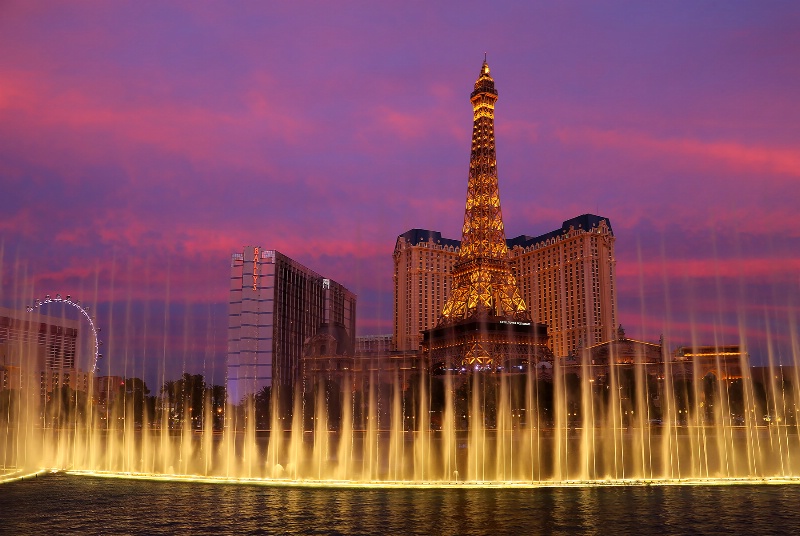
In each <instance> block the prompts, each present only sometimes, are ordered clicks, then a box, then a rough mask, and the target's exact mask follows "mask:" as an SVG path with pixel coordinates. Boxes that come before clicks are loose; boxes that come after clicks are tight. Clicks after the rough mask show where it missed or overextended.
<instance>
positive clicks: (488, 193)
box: [439, 59, 530, 364]
mask: <svg viewBox="0 0 800 536" xmlns="http://www.w3.org/2000/svg"><path fill="white" fill-rule="evenodd" d="M470 101H471V102H472V109H473V127H472V152H471V155H470V162H469V183H468V186H467V205H466V211H465V214H464V227H463V232H462V239H461V249H460V251H459V253H458V260H457V261H456V263H455V265H454V266H453V272H452V275H453V286H452V289H453V290H452V293H451V294H450V297H449V298H448V300H447V302H446V303H445V305H444V308H443V309H442V316H441V320H440V324H439V325H440V326H446V325H448V324H453V323H457V322H460V321H463V320H468V319H470V318H472V317H476V316H492V317H502V318H504V319H506V320H507V321H513V322H530V313H529V312H528V309H527V307H526V306H525V301H524V300H523V299H522V296H521V295H520V292H519V287H518V286H517V281H516V278H515V277H514V275H513V274H512V272H511V268H510V267H509V261H508V246H507V245H506V235H505V229H504V227H503V214H502V211H501V210H500V190H499V187H498V181H497V157H496V155H495V141H494V105H495V102H497V90H496V89H495V88H494V80H493V79H492V77H491V76H490V75H489V65H488V63H486V60H485V59H484V62H483V65H482V66H481V73H480V76H478V80H477V81H476V82H475V90H474V91H473V92H472V94H471V95H470ZM467 361H468V362H470V363H472V362H479V363H481V364H483V363H482V361H484V359H482V358H481V357H480V356H479V355H476V356H475V357H474V358H472V359H467Z"/></svg>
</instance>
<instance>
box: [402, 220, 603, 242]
mask: <svg viewBox="0 0 800 536" xmlns="http://www.w3.org/2000/svg"><path fill="white" fill-rule="evenodd" d="M604 220H605V222H606V225H607V226H608V230H609V231H610V232H611V234H612V235H613V234H614V230H613V229H612V228H611V220H609V219H608V218H606V217H603V216H598V215H596V214H581V215H580V216H576V217H574V218H570V219H569V220H566V221H564V222H563V223H562V224H561V228H560V229H556V230H555V231H550V232H549V233H545V234H542V235H539V236H529V235H519V236H517V237H514V238H509V239H507V240H506V244H508V249H512V248H514V247H515V246H520V247H523V248H524V247H527V246H532V245H534V244H539V243H540V242H545V241H546V240H549V239H551V238H557V237H559V236H561V235H563V234H565V233H568V232H569V229H570V227H574V228H575V229H583V230H584V231H589V230H590V229H592V228H594V227H597V226H598V225H600V222H601V221H604ZM401 237H402V238H404V239H405V240H406V241H408V242H409V243H410V244H411V245H412V246H416V245H419V244H421V243H423V242H433V243H434V244H439V245H440V246H452V247H454V248H457V247H460V246H461V241H460V240H453V239H452V238H442V233H440V232H439V231H430V230H428V229H411V230H409V231H406V232H405V233H403V234H401V235H400V236H398V237H397V238H398V239H399V238H401Z"/></svg>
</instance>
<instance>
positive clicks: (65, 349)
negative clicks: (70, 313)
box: [0, 308, 89, 396]
mask: <svg viewBox="0 0 800 536" xmlns="http://www.w3.org/2000/svg"><path fill="white" fill-rule="evenodd" d="M78 347H79V343H78V321H77V320H71V319H67V318H63V317H54V316H47V315H43V314H40V313H39V312H38V311H37V312H34V313H26V312H20V311H15V310H13V309H6V308H0V389H14V390H18V389H21V388H23V387H24V386H25V385H26V384H28V383H27V382H28V381H34V382H35V381H36V380H35V379H33V377H32V376H30V375H28V376H23V374H28V373H33V374H36V375H38V383H39V390H40V394H41V395H42V396H45V395H46V394H47V393H50V392H52V391H53V389H54V388H56V387H59V386H69V387H70V388H72V389H73V390H76V391H88V386H89V374H88V372H84V371H80V370H78V369H77V367H76V355H78Z"/></svg>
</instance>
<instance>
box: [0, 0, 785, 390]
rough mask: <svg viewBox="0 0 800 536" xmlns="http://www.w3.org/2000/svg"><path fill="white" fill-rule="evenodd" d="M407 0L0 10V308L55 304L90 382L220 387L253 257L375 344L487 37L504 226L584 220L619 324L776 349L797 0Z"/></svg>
mask: <svg viewBox="0 0 800 536" xmlns="http://www.w3.org/2000/svg"><path fill="white" fill-rule="evenodd" d="M431 4H432V3H429V2H400V3H397V4H396V5H391V6H390V5H389V4H388V3H384V2H363V3H360V2H346V3H345V2H341V3H339V2H287V3H274V4H267V3H266V2H230V3H220V2H208V3H206V2H195V1H190V2H138V1H137V2H96V3H95V2H71V3H65V4H61V3H58V2H43V3H39V2H31V1H14V0H12V1H4V2H2V3H0V252H2V260H0V270H1V271H0V276H1V277H2V287H0V305H5V306H9V307H22V306H23V304H25V303H27V302H29V301H31V300H32V299H34V298H36V297H43V296H44V294H46V293H51V294H55V293H56V292H61V293H62V294H66V293H71V294H72V295H73V296H76V297H80V299H82V300H83V301H84V302H92V303H95V304H96V309H97V310H98V311H99V316H100V318H99V322H100V324H101V325H102V326H103V327H104V338H105V339H106V340H107V341H108V345H107V347H106V354H107V355H108V356H109V358H108V359H107V360H106V361H105V363H104V367H106V368H105V370H104V372H108V371H110V372H112V373H124V372H128V373H131V371H133V372H136V371H139V375H141V371H142V370H145V371H146V373H145V375H147V376H148V377H151V378H155V376H153V373H152V369H153V368H154V367H162V361H163V359H162V356H163V355H165V354H166V355H167V356H168V358H167V360H166V362H164V363H163V369H162V370H163V371H164V374H166V375H167V376H172V375H177V374H179V373H180V372H181V370H188V371H191V372H196V371H201V370H205V371H206V373H207V374H208V375H209V376H211V375H214V376H215V380H217V383H220V382H221V381H223V375H224V369H223V367H221V366H219V364H220V363H224V354H225V338H226V333H225V327H226V324H227V299H228V296H227V284H228V270H229V268H228V266H229V259H230V254H231V253H233V252H234V251H241V247H242V246H244V245H260V246H262V247H265V248H270V249H278V250H280V251H282V252H284V253H286V254H287V255H289V256H291V257H293V258H295V259H297V260H299V261H300V262H302V263H304V264H306V265H307V266H309V267H310V268H312V269H314V270H316V271H318V272H320V273H323V274H325V275H327V276H330V277H332V278H333V279H336V280H337V281H340V282H341V283H343V284H344V285H346V286H347V287H349V288H350V289H352V290H353V291H355V292H356V293H357V294H358V296H359V302H358V306H359V322H358V324H359V332H360V333H359V334H369V333H390V332H391V331H392V325H391V322H392V314H391V303H392V279H391V276H392V260H391V253H392V249H393V247H394V243H395V239H396V237H397V235H398V234H400V233H402V232H404V231H406V230H408V229H410V228H413V227H422V228H429V229H435V230H439V231H441V232H442V233H443V234H444V235H445V236H447V237H450V238H460V226H461V223H462V219H463V206H464V198H465V194H466V182H467V171H468V162H469V145H470V134H471V122H472V114H471V106H470V103H469V93H470V91H471V89H472V84H473V83H474V81H475V79H476V77H477V75H478V72H479V69H480V65H481V61H482V60H483V53H484V52H487V53H488V59H489V65H490V67H491V69H492V75H493V76H494V78H495V82H496V85H497V88H498V90H499V93H500V100H499V102H498V106H497V117H496V129H497V154H498V162H499V163H498V169H499V174H500V189H501V198H502V204H503V215H504V218H505V223H506V230H507V233H508V236H509V237H511V236H516V235H519V234H529V235H536V234H540V233H544V232H547V231H550V230H553V229H555V228H556V227H559V226H560V224H561V221H562V220H564V219H567V218H570V217H573V216H576V215H578V214H582V213H585V212H592V213H596V214H600V215H603V216H607V217H608V218H609V219H610V220H611V222H612V225H613V228H614V231H615V234H616V236H617V243H616V252H617V270H618V272H617V274H618V275H617V283H618V287H619V310H620V318H621V322H622V324H623V325H624V326H625V327H626V330H627V332H628V335H629V336H633V337H637V338H645V339H647V340H657V339H658V336H659V334H661V333H665V335H667V336H668V338H669V339H670V340H671V341H673V345H674V344H678V343H686V342H689V341H691V340H692V338H693V337H694V338H695V340H698V341H699V342H703V343H714V342H715V341H718V342H726V343H738V342H739V332H740V326H741V325H744V326H745V327H746V329H745V334H746V337H747V342H748V344H749V345H750V347H751V353H752V354H753V356H754V360H755V361H761V362H765V361H766V359H767V353H766V352H767V349H768V345H767V341H770V342H771V346H770V347H771V349H772V350H773V351H774V352H775V354H776V356H778V357H781V358H783V359H791V353H792V351H791V344H792V336H793V334H796V333H797V331H798V330H797V329H795V328H793V327H792V322H793V321H794V319H795V318H796V317H797V316H798V312H800V308H799V305H800V210H798V208H799V206H800V100H798V97H797V96H798V95H800V62H798V58H800V32H798V31H797V28H800V6H798V4H797V3H795V2H701V3H698V2H668V3H663V4H658V5H656V4H654V3H651V2H603V3H597V2H586V3H581V2H547V3H545V2H537V3H532V2H530V3H529V2H518V3H511V2H508V3H495V2H492V3H487V2H463V1H459V2H452V3H436V4H435V5H433V6H432V5H431ZM165 303H169V307H168V308H167V310H166V311H165ZM53 312H55V311H53ZM165 312H166V313H167V314H165ZM165 325H166V326H167V329H166V333H167V337H166V342H165V336H164V334H165ZM768 333H769V336H768V335H767V334H768ZM109 346H110V347H109ZM165 348H166V349H165ZM213 364H216V366H215V365H213ZM159 374H161V372H159ZM159 378H160V377H159ZM151 381H153V380H151Z"/></svg>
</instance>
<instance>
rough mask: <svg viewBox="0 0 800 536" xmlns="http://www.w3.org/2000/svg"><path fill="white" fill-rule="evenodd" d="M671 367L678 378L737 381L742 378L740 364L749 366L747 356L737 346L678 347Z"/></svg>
mask: <svg viewBox="0 0 800 536" xmlns="http://www.w3.org/2000/svg"><path fill="white" fill-rule="evenodd" d="M673 359H674V362H675V365H674V366H673V370H674V374H675V375H676V376H678V377H680V376H683V377H688V378H691V377H694V376H695V375H696V376H697V377H698V378H704V377H706V376H709V375H711V376H713V377H714V378H716V379H717V380H739V379H741V378H742V363H745V364H746V365H745V366H746V367H747V366H749V363H750V358H749V356H748V355H747V354H746V353H744V352H742V349H741V347H740V346H739V345H738V344H732V345H720V346H708V345H707V346H680V347H678V348H677V349H676V350H675V353H674V357H673Z"/></svg>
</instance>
